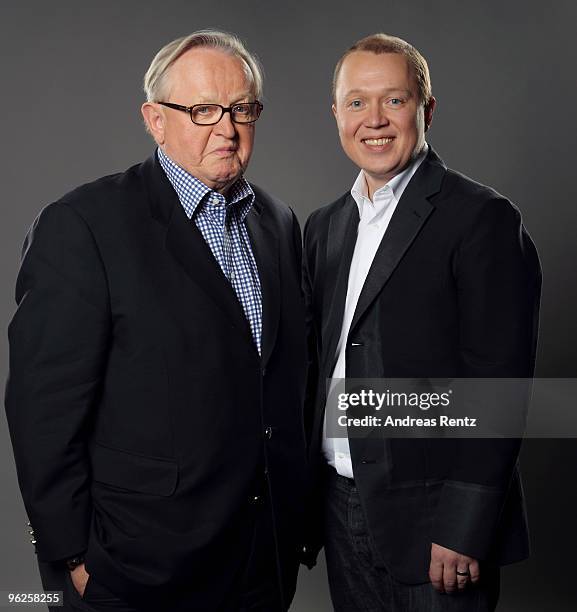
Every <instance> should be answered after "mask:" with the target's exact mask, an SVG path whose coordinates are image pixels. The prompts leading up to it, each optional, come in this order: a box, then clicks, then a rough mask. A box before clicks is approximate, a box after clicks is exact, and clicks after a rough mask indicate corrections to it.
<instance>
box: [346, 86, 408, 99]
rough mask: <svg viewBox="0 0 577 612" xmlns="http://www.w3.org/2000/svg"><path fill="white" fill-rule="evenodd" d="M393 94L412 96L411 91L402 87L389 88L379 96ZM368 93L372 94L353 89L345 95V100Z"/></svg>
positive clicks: (363, 90)
mask: <svg viewBox="0 0 577 612" xmlns="http://www.w3.org/2000/svg"><path fill="white" fill-rule="evenodd" d="M393 92H397V93H404V94H407V95H408V96H411V95H412V92H411V91H410V90H409V89H403V88H401V87H388V88H387V89H385V90H383V91H381V92H379V94H380V95H386V94H389V93H393ZM366 93H369V94H370V92H367V90H366V89H351V90H349V91H347V92H346V93H345V95H344V96H343V98H348V97H349V96H356V95H358V94H366Z"/></svg>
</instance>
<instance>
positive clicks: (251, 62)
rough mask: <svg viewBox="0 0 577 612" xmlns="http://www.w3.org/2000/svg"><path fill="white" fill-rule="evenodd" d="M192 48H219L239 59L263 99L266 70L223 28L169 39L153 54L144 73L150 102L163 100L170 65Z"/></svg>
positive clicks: (258, 97) (257, 93) (256, 93)
mask: <svg viewBox="0 0 577 612" xmlns="http://www.w3.org/2000/svg"><path fill="white" fill-rule="evenodd" d="M193 47H208V48H210V49H219V50H222V51H223V52H225V53H230V54H231V55H233V56H235V57H238V58H240V59H241V60H242V61H243V63H244V64H245V65H246V67H247V69H248V70H247V75H248V76H249V77H250V78H251V79H252V82H253V86H254V93H255V96H256V98H257V99H260V98H261V96H262V83H263V73H262V67H261V65H260V62H259V61H258V59H257V58H256V56H254V55H253V54H252V53H250V52H249V51H248V50H247V48H246V47H245V46H244V44H243V43H242V41H241V40H240V39H239V38H238V37H237V36H235V35H234V34H230V33H229V32H222V31H220V30H198V31H196V32H193V33H192V34H189V35H188V36H183V37H182V38H177V39H176V40H173V41H172V42H169V43H168V44H167V45H165V46H164V47H162V49H161V50H160V51H159V52H158V53H157V54H156V55H155V56H154V59H153V60H152V62H151V63H150V66H149V67H148V70H147V71H146V74H145V75H144V92H145V94H146V100H147V101H148V102H160V101H162V98H163V96H165V95H166V94H167V92H166V80H167V75H168V73H169V69H170V67H171V66H172V64H174V62H175V61H176V60H177V59H178V58H179V57H180V56H181V55H183V54H184V53H186V52H187V51H188V50H189V49H192V48H193Z"/></svg>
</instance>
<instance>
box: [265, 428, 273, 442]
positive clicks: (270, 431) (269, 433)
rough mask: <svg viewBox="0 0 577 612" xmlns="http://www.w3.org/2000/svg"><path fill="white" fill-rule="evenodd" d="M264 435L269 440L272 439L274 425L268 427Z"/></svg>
mask: <svg viewBox="0 0 577 612" xmlns="http://www.w3.org/2000/svg"><path fill="white" fill-rule="evenodd" d="M264 435H265V438H266V439H267V440H270V439H271V438H272V427H267V428H266V429H265V430H264Z"/></svg>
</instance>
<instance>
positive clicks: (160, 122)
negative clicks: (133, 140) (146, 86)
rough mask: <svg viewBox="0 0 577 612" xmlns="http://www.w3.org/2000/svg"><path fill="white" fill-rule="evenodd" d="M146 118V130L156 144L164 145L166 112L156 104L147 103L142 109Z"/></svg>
mask: <svg viewBox="0 0 577 612" xmlns="http://www.w3.org/2000/svg"><path fill="white" fill-rule="evenodd" d="M140 112H141V113H142V116H143V118H144V123H145V124H146V129H147V130H148V132H149V133H150V135H151V136H152V137H153V138H154V140H155V141H156V144H158V145H163V144H164V111H163V110H162V108H161V107H160V106H159V105H158V104H156V103H154V102H145V103H144V104H143V105H142V106H141V107H140Z"/></svg>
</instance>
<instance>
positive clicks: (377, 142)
mask: <svg viewBox="0 0 577 612" xmlns="http://www.w3.org/2000/svg"><path fill="white" fill-rule="evenodd" d="M393 140H394V136H387V137H383V138H363V139H361V142H362V143H363V144H364V145H365V146H366V147H367V148H368V149H370V150H372V151H383V150H385V149H386V148H388V147H389V146H390V144H391V143H392V142H393Z"/></svg>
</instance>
